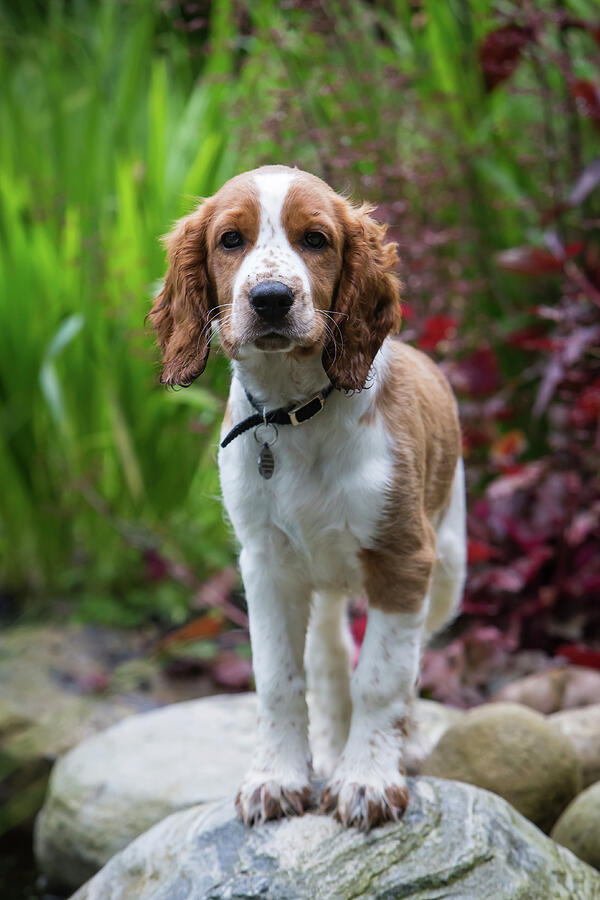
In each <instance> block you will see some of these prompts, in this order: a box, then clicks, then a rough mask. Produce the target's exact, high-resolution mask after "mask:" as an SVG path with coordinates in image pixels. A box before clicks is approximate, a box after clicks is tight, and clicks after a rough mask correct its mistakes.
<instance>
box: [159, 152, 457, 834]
mask: <svg viewBox="0 0 600 900" xmlns="http://www.w3.org/2000/svg"><path fill="white" fill-rule="evenodd" d="M368 212H369V209H368V207H365V206H362V207H357V206H354V205H353V204H351V203H350V202H348V200H346V199H344V198H343V197H340V196H339V195H337V194H336V193H335V192H334V191H333V190H331V188H329V187H328V186H327V185H326V184H325V183H324V182H323V181H321V180H320V179H319V178H316V177H314V176H313V175H309V174H307V173H305V172H302V171H299V170H298V169H290V168H287V167H285V166H265V167H263V168H260V169H256V170H254V171H252V172H248V173H245V174H243V175H238V176H237V177H236V178H233V179H232V180H231V181H229V182H227V184H225V185H224V186H223V187H222V188H221V189H220V190H219V191H218V192H217V193H216V194H215V195H214V197H211V198H209V199H208V200H205V201H204V202H203V203H202V204H201V205H200V206H199V207H198V208H197V209H196V210H195V211H194V212H193V213H191V214H190V215H188V216H186V217H185V218H183V219H181V220H180V221H179V222H178V223H177V225H176V227H175V228H174V230H173V231H172V233H171V234H170V235H169V237H168V238H167V248H168V259H169V268H168V272H167V275H166V280H165V285H164V288H163V290H162V292H161V293H160V295H159V296H158V297H157V298H156V300H155V302H154V306H153V308H152V311H151V313H150V319H151V321H152V323H153V325H154V327H155V329H156V331H157V335H158V341H159V344H160V347H161V350H162V359H163V368H162V378H161V380H162V381H163V382H164V383H166V384H170V385H189V384H191V383H192V381H194V379H195V378H197V377H198V376H199V375H200V374H201V373H202V372H203V370H204V367H205V365H206V361H207V357H208V352H209V344H210V339H211V335H212V333H214V332H216V334H217V335H218V337H219V341H220V343H221V346H222V348H223V349H224V351H225V353H226V354H227V356H228V357H229V358H230V360H231V363H232V370H233V377H232V381H231V391H230V394H229V401H228V404H227V411H226V415H225V421H224V423H223V431H222V444H221V450H220V454H219V468H220V475H221V485H222V491H223V498H224V501H225V507H226V509H227V513H228V515H229V518H230V519H231V522H232V523H233V527H234V529H235V533H236V536H237V539H238V541H239V543H240V545H241V548H242V550H241V555H240V567H241V572H242V577H243V581H244V587H245V592H246V600H247V604H248V611H249V617H250V634H251V640H252V650H253V659H254V673H255V678H256V690H257V695H258V711H259V726H258V732H259V738H258V746H257V750H256V754H255V757H254V761H253V763H252V766H251V768H250V771H249V772H248V774H247V776H246V778H245V780H244V782H243V784H242V786H241V788H240V790H239V793H238V796H237V800H236V807H237V810H238V813H239V815H240V817H241V818H242V820H243V821H244V822H246V823H247V824H252V823H256V822H263V821H265V820H267V819H272V818H277V817H280V816H287V815H300V814H301V813H302V812H303V811H304V810H305V809H306V808H307V807H308V805H309V804H310V802H311V788H310V778H311V772H312V771H313V770H314V771H315V772H316V773H317V774H319V775H321V776H323V777H324V778H325V779H326V780H327V784H326V787H325V790H324V792H323V795H322V798H321V806H322V809H324V810H325V811H328V812H333V813H334V814H335V816H336V817H337V818H338V819H339V820H340V821H341V822H342V823H343V824H344V825H355V826H358V827H359V828H362V829H365V830H368V829H369V828H371V827H373V826H376V825H379V824H381V823H383V822H385V821H388V820H397V819H398V818H399V816H401V815H402V813H403V811H404V809H405V808H406V805H407V802H408V792H407V787H406V781H405V778H404V770H403V765H402V742H403V736H404V732H405V727H406V722H407V715H408V712H409V708H410V702H411V699H412V698H413V696H414V694H415V690H416V686H417V681H418V677H419V660H420V653H421V647H422V645H423V642H424V639H426V637H427V635H428V634H430V633H431V632H433V631H435V630H436V629H438V628H440V627H441V626H442V625H443V624H444V623H445V622H446V621H447V620H448V619H449V618H450V617H451V616H452V615H453V613H454V612H455V610H456V608H457V605H458V603H459V600H460V598H461V593H462V588H463V583H464V577H465V545H466V541H465V501H464V476H463V467H462V461H461V457H460V433H459V425H458V419H457V412H456V404H455V401H454V398H453V396H452V393H451V391H450V388H449V386H448V384H447V382H446V381H445V379H444V377H443V376H442V374H441V373H440V371H439V370H438V369H437V368H436V367H435V366H434V364H433V363H432V362H430V360H429V359H428V358H427V357H425V356H424V355H423V354H421V353H420V352H418V351H417V350H414V349H411V348H410V347H409V346H407V345H406V344H404V343H401V342H400V341H399V340H394V339H393V338H392V337H390V335H391V334H392V333H394V332H396V331H397V330H398V328H399V326H400V317H401V316H400V313H401V306H400V297H399V285H398V282H397V279H396V276H395V274H394V264H395V262H396V259H397V257H396V245H395V244H390V243H388V244H385V243H384V234H385V226H382V225H378V224H377V223H376V222H375V221H374V220H373V219H371V218H370V217H369V215H368ZM358 593H364V594H366V596H367V598H368V603H369V612H368V624H367V629H366V634H365V639H364V643H363V646H362V650H361V654H360V660H359V663H358V667H357V668H356V670H355V672H354V674H353V675H352V677H351V678H350V663H349V639H348V632H347V622H346V609H345V605H346V598H347V597H348V596H349V595H353V594H358ZM307 686H308V688H309V697H310V699H311V711H310V731H311V743H312V754H311V746H310V744H309V714H308V708H307V700H306V693H307V690H306V689H307Z"/></svg>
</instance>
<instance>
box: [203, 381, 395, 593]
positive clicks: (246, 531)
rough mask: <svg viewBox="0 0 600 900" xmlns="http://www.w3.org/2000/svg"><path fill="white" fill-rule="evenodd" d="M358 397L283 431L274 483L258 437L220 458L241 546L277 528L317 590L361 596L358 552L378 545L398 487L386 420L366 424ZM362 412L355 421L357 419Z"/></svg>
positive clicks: (337, 399)
mask: <svg viewBox="0 0 600 900" xmlns="http://www.w3.org/2000/svg"><path fill="white" fill-rule="evenodd" d="M351 399H352V398H346V397H335V398H334V399H333V402H332V403H331V405H330V406H331V408H329V409H326V411H324V412H323V413H321V414H320V415H319V416H318V417H315V419H314V420H311V421H310V422H306V423H304V424H303V425H301V426H299V427H297V428H294V427H292V426H284V427H281V428H280V429H279V436H278V439H277V441H276V442H275V443H274V444H273V445H272V447H271V449H272V452H273V457H274V462H275V471H274V473H273V476H272V478H271V479H269V480H266V479H264V478H262V477H261V475H260V474H259V471H258V456H259V453H260V449H261V448H260V445H259V443H258V442H257V441H256V440H255V439H254V435H253V433H252V432H250V433H247V434H245V435H242V436H241V437H239V438H237V439H236V440H235V441H233V442H232V444H230V445H229V446H228V447H227V448H225V450H222V451H221V452H220V455H219V467H220V472H221V486H222V490H223V498H224V502H225V507H226V509H227V512H228V514H229V517H230V519H231V521H232V524H233V526H234V529H235V532H236V535H237V538H238V540H239V541H240V543H241V544H242V545H244V546H247V545H252V544H255V543H257V542H259V543H260V542H261V541H263V540H264V541H267V542H268V541H269V539H270V538H269V535H270V534H271V533H272V531H273V529H275V530H276V531H277V532H278V533H279V534H283V535H285V537H286V538H287V542H288V543H289V545H290V546H291V548H293V550H294V551H295V552H296V554H297V555H298V556H299V557H302V558H304V560H305V562H306V565H307V566H308V567H309V570H310V575H311V579H312V581H313V583H314V586H315V587H327V586H336V587H343V588H345V589H348V590H360V588H361V586H362V573H361V567H360V562H359V559H358V552H359V550H360V549H361V548H366V547H370V546H373V542H374V540H375V536H376V533H377V527H378V524H379V522H380V521H381V517H382V514H383V510H384V507H385V503H386V497H387V494H388V490H389V487H390V484H391V481H392V460H391V455H390V451H389V447H388V442H387V440H386V435H385V431H384V429H383V425H382V423H381V422H378V421H377V420H375V421H374V422H372V423H371V424H369V425H363V424H360V423H359V421H358V419H359V418H360V417H359V416H358V415H357V414H356V413H357V412H358V410H351V409H350V410H349V409H348V406H349V402H348V401H350V400H351ZM352 412H354V413H355V414H354V415H352V414H351V413H352Z"/></svg>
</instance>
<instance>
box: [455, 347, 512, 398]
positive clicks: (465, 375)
mask: <svg viewBox="0 0 600 900" xmlns="http://www.w3.org/2000/svg"><path fill="white" fill-rule="evenodd" d="M452 381H453V384H454V386H455V387H456V388H457V389H458V390H463V391H466V392H467V393H469V394H474V395H481V394H493V393H494V392H495V391H497V390H498V388H499V387H500V373H499V371H498V361H497V360H496V355H495V353H494V351H493V350H492V348H491V347H490V346H488V345H485V344H484V345H483V346H482V347H480V348H479V350H475V352H474V353H471V355H470V356H467V357H465V358H464V359H462V360H460V362H459V363H458V365H457V368H456V371H455V372H454V373H453V377H452Z"/></svg>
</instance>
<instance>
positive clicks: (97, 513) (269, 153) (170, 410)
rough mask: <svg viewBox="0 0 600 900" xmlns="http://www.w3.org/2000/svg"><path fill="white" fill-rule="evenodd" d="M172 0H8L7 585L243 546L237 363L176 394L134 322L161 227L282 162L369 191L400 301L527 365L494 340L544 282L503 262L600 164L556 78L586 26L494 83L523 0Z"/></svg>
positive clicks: (0, 270)
mask: <svg viewBox="0 0 600 900" xmlns="http://www.w3.org/2000/svg"><path fill="white" fill-rule="evenodd" d="M563 6H564V7H565V9H564V10H563V11H562V12H561V13H560V14H561V15H562V14H565V15H566V14H570V15H571V16H572V17H574V18H575V19H578V18H579V19H581V20H590V21H591V20H593V19H594V16H595V14H596V11H595V3H594V2H593V0H570V2H568V3H567V4H562V5H560V4H559V5H557V4H556V3H555V2H554V0H540V2H539V3H537V4H534V5H533V6H532V5H529V6H528V12H527V15H534V14H535V15H537V13H538V12H539V16H540V22H542V20H543V19H544V17H545V18H546V21H548V22H551V23H552V22H553V21H554V20H555V19H556V20H557V21H558V19H557V16H559V12H560V10H562V7H563ZM163 7H164V8H165V9H166V10H167V12H164V11H163ZM559 7H560V10H559ZM177 8H178V6H177V5H176V4H173V5H168V4H167V5H164V4H159V3H149V2H146V0H133V2H130V3H122V2H118V0H107V2H103V3H101V4H96V3H91V2H89V0H75V2H71V3H62V2H58V0H54V2H50V3H49V4H47V5H44V4H39V3H34V2H33V0H31V2H30V3H27V2H26V3H24V4H21V6H20V8H19V10H18V12H15V13H9V12H8V11H2V10H0V40H1V43H0V82H1V83H2V91H0V131H1V133H2V140H1V141H0V236H1V245H0V436H1V441H0V482H1V485H2V489H1V490H0V554H1V556H2V563H3V565H2V569H3V572H2V578H1V583H0V586H1V585H8V586H9V587H13V588H15V589H17V590H20V591H22V590H31V589H43V590H51V591H54V592H56V591H61V590H64V589H67V588H70V587H78V588H82V587H83V588H84V589H85V591H86V592H87V593H89V592H90V591H91V592H94V591H96V592H98V591H99V592H104V593H105V594H106V592H107V591H113V590H114V589H118V591H119V592H120V594H123V593H125V594H127V595H128V596H130V597H131V596H132V595H133V594H132V592H133V593H135V591H134V585H136V584H140V583H143V579H141V575H142V572H141V563H140V548H142V549H143V548H144V547H147V546H149V545H151V544H152V543H153V542H155V541H158V542H160V543H161V545H162V546H163V547H166V550H167V552H168V554H169V555H171V556H174V557H180V558H183V559H184V560H185V561H187V562H188V563H191V564H192V565H193V567H194V568H195V569H197V570H198V571H199V572H200V573H202V572H203V571H207V570H210V569H211V568H213V567H215V566H218V565H220V564H222V563H223V562H224V561H225V560H226V559H228V558H229V556H230V554H231V545H230V542H229V537H228V534H227V529H226V527H225V525H224V523H223V519H222V514H221V510H220V505H219V502H218V499H217V493H218V485H217V480H216V471H215V465H214V446H215V443H216V431H217V428H218V421H219V419H220V411H221V406H222V400H221V398H222V397H223V396H224V394H225V390H226V382H227V366H226V363H225V361H224V360H223V358H222V357H221V358H217V359H212V360H211V363H210V364H209V366H208V368H207V372H206V374H205V375H204V376H203V379H202V381H201V384H199V385H195V386H193V387H192V388H190V389H188V390H186V391H179V392H167V391H165V390H163V389H161V388H160V387H159V386H158V384H157V378H156V375H157V368H156V354H155V352H154V351H153V349H152V339H151V337H150V335H149V334H147V333H146V332H145V331H144V327H143V319H144V316H145V313H146V312H147V310H148V307H149V302H150V296H151V294H152V292H153V290H155V287H156V284H157V280H158V279H160V277H161V276H162V274H163V272H164V253H163V250H162V248H161V246H160V244H159V241H158V236H159V235H160V234H161V233H163V232H164V231H166V230H167V229H168V228H169V226H170V223H171V222H172V221H173V220H174V219H175V218H177V217H178V216H179V215H181V214H182V213H183V212H185V211H187V210H189V209H190V208H191V206H192V203H193V199H192V198H194V197H197V196H202V195H208V194H210V193H211V192H213V191H214V190H215V189H216V188H217V187H218V186H219V185H220V184H221V183H222V182H223V181H224V180H225V179H226V178H228V177H229V176H230V175H232V174H234V172H235V171H239V170H242V169H245V168H250V167H253V166H255V165H259V164H262V163H265V162H283V163H287V164H291V165H293V164H298V165H301V166H303V167H306V168H308V169H309V170H312V171H314V172H315V173H316V174H319V175H322V176H323V177H325V178H326V179H327V180H328V181H330V183H332V184H333V186H334V187H336V188H338V189H340V188H341V189H344V188H349V189H351V190H352V191H353V192H354V193H355V195H356V196H358V197H360V198H366V199H369V200H372V201H373V202H375V203H378V204H380V205H381V206H382V210H383V215H384V216H385V218H386V219H387V220H388V221H390V222H391V224H392V235H393V237H394V238H395V239H399V240H400V242H401V251H402V256H403V257H404V259H405V260H406V262H407V266H406V273H405V274H406V282H407V288H406V290H407V297H408V300H409V302H411V303H412V302H415V303H416V304H418V303H419V302H420V303H421V304H422V305H424V304H427V305H428V306H429V308H430V310H431V311H433V312H434V313H435V312H440V311H442V310H443V311H445V312H448V311H450V312H454V313H457V314H458V315H459V316H460V318H461V320H462V323H463V329H464V334H465V340H466V343H467V345H468V344H469V341H470V342H471V346H476V345H477V342H478V341H480V340H481V339H482V337H483V338H485V339H486V340H487V339H488V338H490V337H492V338H494V339H495V340H496V342H497V345H498V353H499V356H500V358H501V362H504V363H506V359H504V356H506V357H507V359H508V363H509V365H508V369H507V371H508V370H510V367H511V366H512V367H513V369H515V371H516V366H517V365H520V362H519V361H518V360H517V362H516V363H515V362H514V360H512V358H510V354H511V353H512V352H513V351H511V350H510V348H508V349H505V348H504V347H503V346H502V340H501V335H502V333H503V332H504V333H509V332H510V331H511V330H514V329H515V328H516V327H518V326H519V325H520V324H526V323H527V322H528V316H529V312H528V311H529V309H530V307H531V306H532V304H533V303H534V302H537V301H539V299H540V296H539V292H540V289H539V288H538V287H537V286H535V285H534V287H533V288H531V287H523V285H522V284H516V283H515V282H514V280H513V276H511V275H507V274H506V273H503V272H501V271H500V270H498V269H497V268H495V266H494V265H493V262H492V260H493V254H494V252H495V251H498V250H502V249H505V248H507V247H511V246H514V245H516V244H519V243H524V242H527V243H536V242H537V243H541V241H542V231H543V229H542V225H541V218H540V210H544V209H545V208H546V207H547V206H548V205H549V204H550V203H551V202H554V201H556V200H560V199H561V198H562V197H564V196H565V195H566V193H568V188H569V186H570V184H571V183H572V179H573V177H574V175H575V174H576V173H577V171H578V166H579V165H580V164H583V163H585V162H589V161H590V159H591V158H593V153H594V150H593V140H594V135H593V123H592V122H591V121H590V119H589V117H588V120H587V121H586V120H583V119H581V118H577V111H576V109H575V101H574V100H573V97H570V98H569V96H568V91H566V87H567V83H568V79H569V77H570V78H571V79H577V78H579V79H582V78H583V79H585V78H590V77H592V75H591V71H592V70H591V68H590V66H591V64H590V62H589V59H590V53H589V47H588V46H587V44H586V49H585V52H583V50H582V52H581V53H579V52H578V47H577V44H578V42H581V46H582V48H583V47H584V44H585V42H586V41H587V42H588V44H589V42H590V41H591V40H592V39H591V38H590V35H589V34H587V33H584V32H583V31H577V30H575V31H574V30H570V31H569V32H568V33H567V32H566V31H560V30H559V29H557V28H555V27H545V26H544V25H543V24H542V25H540V27H539V30H538V32H537V33H536V40H535V41H531V42H530V44H529V45H528V47H527V50H526V53H527V61H526V64H524V65H522V66H520V67H519V68H518V70H517V71H515V73H514V76H513V77H512V78H511V89H510V90H505V89H504V87H501V88H499V89H495V90H493V91H487V92H486V90H485V88H484V82H483V79H482V75H481V64H480V59H479V55H478V54H479V52H480V50H481V45H482V40H483V38H484V36H485V35H486V34H487V33H488V32H489V31H490V30H493V29H498V27H499V26H501V25H502V24H503V23H504V22H506V21H512V20H513V19H514V20H515V21H518V20H519V16H520V15H521V12H520V7H519V5H518V4H517V3H516V2H514V0H505V2H503V3H502V4H499V5H498V4H492V3H491V2H490V0H423V2H421V3H417V4H413V3H411V4H409V3H406V2H404V0H386V2H377V3H366V2H363V0H347V2H339V0H332V2H331V3H330V4H314V3H304V2H298V3H293V4H279V3H276V2H274V0H256V2H253V3H247V4H240V3H233V2H232V0H231V2H223V3H220V2H219V3H216V2H215V3H212V4H207V9H208V8H210V16H209V23H208V27H207V26H206V25H205V24H204V23H203V22H201V23H200V24H199V25H198V24H196V25H195V24H194V21H192V22H189V23H188V24H187V25H186V27H185V28H180V27H179V24H178V23H177V22H176V21H175V19H176V16H177V15H178V13H176V12H175V10H176V9H177ZM553 17H554V19H553ZM195 28H197V30H194V29H195ZM567 44H568V47H569V48H570V50H571V53H570V56H569V54H566V55H565V47H567ZM561 54H562V57H561ZM561 58H562V59H567V62H568V63H569V65H571V63H572V64H573V70H572V72H571V73H567V75H565V73H564V72H562V71H561V70H560V67H559V65H557V64H555V61H556V60H560V59H561ZM567 76H568V77H567ZM559 108H560V109H561V110H562V112H563V113H564V112H565V110H566V114H562V115H561V116H557V115H556V111H557V109H559ZM565 147H570V148H574V150H576V153H567V152H565V151H564V148H565ZM576 156H577V157H578V159H575V157H576ZM567 224H568V223H567ZM503 355H504V356H503ZM136 602H138V601H136ZM145 602H146V601H145V600H144V599H143V596H142V599H140V600H139V603H140V604H141V606H142V607H143V605H144V603H145ZM170 604H171V600H170V599H169V598H167V600H166V601H165V604H164V608H165V609H166V610H167V611H168V610H169V609H170V608H171V606H170ZM182 609H183V607H182ZM136 615H137V613H132V619H134V618H135V617H136Z"/></svg>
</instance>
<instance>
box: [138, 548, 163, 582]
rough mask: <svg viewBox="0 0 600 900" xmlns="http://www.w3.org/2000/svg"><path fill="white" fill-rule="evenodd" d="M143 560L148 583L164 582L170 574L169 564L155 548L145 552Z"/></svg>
mask: <svg viewBox="0 0 600 900" xmlns="http://www.w3.org/2000/svg"><path fill="white" fill-rule="evenodd" d="M143 559H144V569H145V575H146V578H147V579H148V581H163V580H164V579H165V578H166V577H167V575H168V574H169V563H168V562H167V560H166V559H165V558H164V556H161V554H160V553H159V552H158V550H155V549H154V548H153V547H150V548H149V549H148V550H144V553H143Z"/></svg>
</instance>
